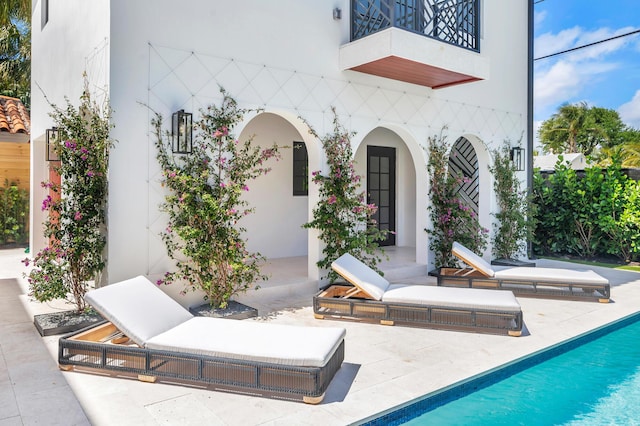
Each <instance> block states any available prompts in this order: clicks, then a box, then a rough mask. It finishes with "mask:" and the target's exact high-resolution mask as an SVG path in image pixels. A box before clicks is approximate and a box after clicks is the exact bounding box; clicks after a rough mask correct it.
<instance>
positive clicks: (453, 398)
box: [363, 314, 640, 426]
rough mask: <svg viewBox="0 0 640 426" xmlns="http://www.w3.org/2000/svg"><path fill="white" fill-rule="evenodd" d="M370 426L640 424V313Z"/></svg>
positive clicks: (434, 397) (390, 414)
mask: <svg viewBox="0 0 640 426" xmlns="http://www.w3.org/2000/svg"><path fill="white" fill-rule="evenodd" d="M363 424H365V425H412V426H415V425H519V424H520V425H525V424H526V425H581V426H582V425H603V424H605V425H640V314H635V315H632V316H629V317H627V318H624V319H623V320H620V321H617V322H616V323H614V324H611V325H608V326H605V327H602V328H600V329H598V330H596V331H593V332H591V333H588V334H585V335H583V336H580V337H578V338H576V339H573V340H571V341H569V342H566V343H563V344H560V345H557V346H555V347H553V348H551V349H549V350H545V351H542V352H539V353H536V354H533V355H532V356H530V357H527V358H526V359H523V360H520V361H517V362H515V363H513V364H511V365H509V366H508V367H505V368H502V369H499V370H495V371H492V372H490V373H488V374H485V375H482V376H479V377H476V378H474V379H472V380H470V381H468V382H465V383H463V384H459V385H454V386H452V387H450V388H447V389H445V390H444V391H441V392H438V393H436V394H434V395H429V396H427V397H425V398H423V399H421V400H418V401H416V402H413V403H412V404H410V405H408V406H406V407H403V408H401V409H398V410H395V411H393V412H390V413H386V414H384V415H381V416H380V417H378V418H376V419H374V420H370V421H368V422H366V423H363Z"/></svg>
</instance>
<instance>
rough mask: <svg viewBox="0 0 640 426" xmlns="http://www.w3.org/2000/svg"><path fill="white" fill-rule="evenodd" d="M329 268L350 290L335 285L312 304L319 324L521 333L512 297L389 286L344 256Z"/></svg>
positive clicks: (517, 308) (475, 291)
mask: <svg viewBox="0 0 640 426" xmlns="http://www.w3.org/2000/svg"><path fill="white" fill-rule="evenodd" d="M331 267H332V268H333V270H334V271H336V272H337V273H338V274H339V275H340V276H342V277H343V278H344V279H345V280H346V281H347V282H348V283H350V284H351V285H344V284H334V285H331V286H329V287H328V288H325V289H323V290H321V291H320V292H319V293H318V294H316V295H315V296H314V298H313V311H314V315H315V317H316V318H318V319H323V318H327V317H341V318H353V319H363V320H377V321H380V323H381V324H384V325H394V324H395V323H400V324H407V325H415V326H424V327H434V328H449V329H459V330H467V331H486V332H497V333H504V332H507V333H508V334H509V335H511V336H520V334H521V333H522V310H521V308H520V304H519V303H518V300H517V299H516V298H515V296H514V295H513V293H511V292H506V291H505V292H495V291H491V290H478V289H460V288H443V287H436V286H428V285H403V284H391V283H389V281H387V280H386V279H385V278H384V277H382V276H381V275H380V274H378V273H377V272H376V271H375V270H373V269H371V268H370V267H369V266H367V265H366V264H364V263H363V262H361V261H360V260H358V259H356V258H355V257H353V256H352V255H351V254H349V253H345V254H343V255H342V256H340V257H339V258H338V259H336V260H335V261H334V262H333V263H332V264H331Z"/></svg>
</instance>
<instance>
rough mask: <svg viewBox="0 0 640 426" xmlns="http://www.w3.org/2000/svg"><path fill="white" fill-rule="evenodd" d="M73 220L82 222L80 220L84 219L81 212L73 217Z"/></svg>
mask: <svg viewBox="0 0 640 426" xmlns="http://www.w3.org/2000/svg"><path fill="white" fill-rule="evenodd" d="M73 218H74V219H75V220H80V219H82V213H80V212H76V214H75V215H74V216H73Z"/></svg>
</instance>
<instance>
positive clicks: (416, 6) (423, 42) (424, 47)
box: [340, 0, 489, 89]
mask: <svg viewBox="0 0 640 426" xmlns="http://www.w3.org/2000/svg"><path fill="white" fill-rule="evenodd" d="M479 3H480V0H351V42H350V43H348V44H346V45H344V46H342V47H341V48H340V64H341V68H342V69H343V70H353V71H359V72H363V73H367V74H372V75H376V76H380V77H386V78H391V79H394V80H400V81H405V82H408V83H414V84H419V85H422V86H427V87H431V88H434V89H438V88H443V87H449V86H452V85H457V84H463V83H468V82H472V81H478V80H483V79H486V78H488V77H489V61H488V59H487V58H486V57H482V56H481V55H480V7H479Z"/></svg>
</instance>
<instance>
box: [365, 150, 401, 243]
mask: <svg viewBox="0 0 640 426" xmlns="http://www.w3.org/2000/svg"><path fill="white" fill-rule="evenodd" d="M367 203H369V204H375V205H376V206H378V211H377V212H376V214H375V215H374V217H373V218H374V219H375V220H376V223H377V225H378V229H381V230H388V231H395V229H396V149H395V148H389V147H384V146H368V147H367ZM395 244H396V235H395V233H392V232H389V233H388V234H387V239H386V240H384V241H381V242H380V243H379V245H381V246H394V245H395Z"/></svg>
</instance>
